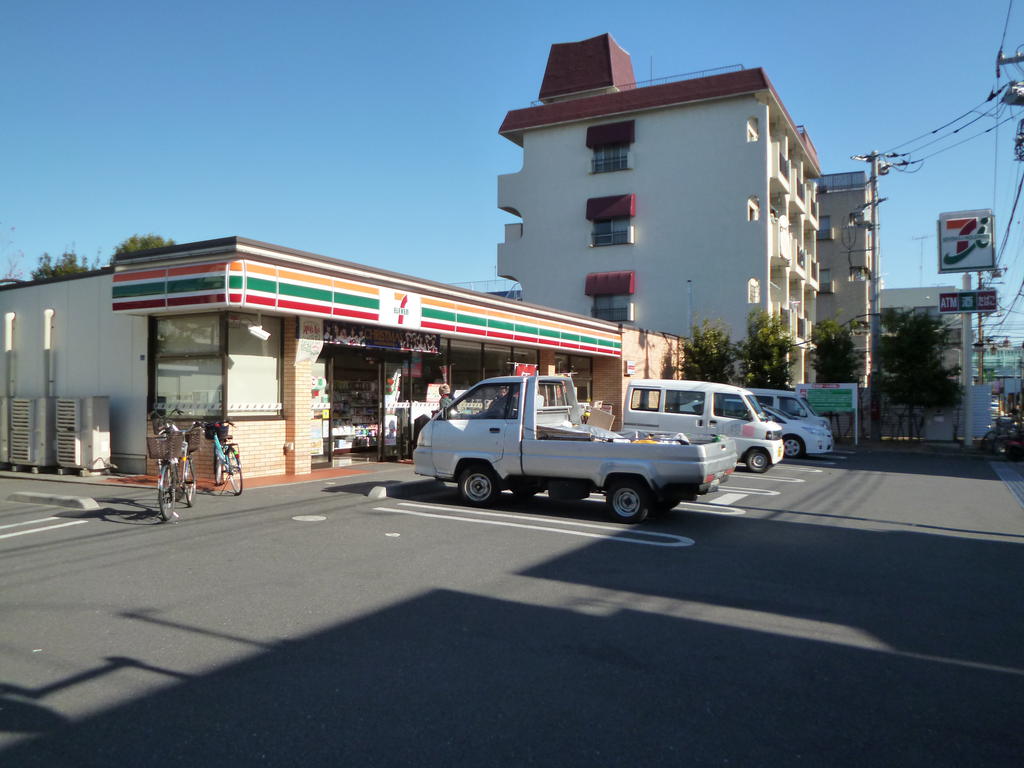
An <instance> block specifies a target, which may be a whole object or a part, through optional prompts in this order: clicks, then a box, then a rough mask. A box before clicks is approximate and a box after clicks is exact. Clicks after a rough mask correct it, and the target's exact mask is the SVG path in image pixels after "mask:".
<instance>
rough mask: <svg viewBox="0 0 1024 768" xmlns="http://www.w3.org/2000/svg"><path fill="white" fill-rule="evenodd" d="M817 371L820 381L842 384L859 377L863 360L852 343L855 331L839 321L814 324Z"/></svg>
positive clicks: (813, 337) (814, 363) (815, 367)
mask: <svg viewBox="0 0 1024 768" xmlns="http://www.w3.org/2000/svg"><path fill="white" fill-rule="evenodd" d="M811 340H812V341H813V342H814V347H815V349H814V361H813V365H814V372H815V374H816V378H817V380H818V381H820V382H831V383H842V382H855V381H857V380H859V379H860V372H861V368H862V366H863V361H862V360H861V359H860V353H858V352H857V350H856V348H855V347H854V343H853V331H851V330H850V327H849V326H848V325H840V324H839V323H838V322H837V321H836V320H822V321H821V322H820V323H818V324H817V325H816V326H814V332H813V334H812V336H811Z"/></svg>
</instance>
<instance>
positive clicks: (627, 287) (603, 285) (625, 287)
mask: <svg viewBox="0 0 1024 768" xmlns="http://www.w3.org/2000/svg"><path fill="white" fill-rule="evenodd" d="M583 292H584V293H585V294H586V295H587V296H620V295H622V294H630V295H632V294H634V293H636V272H633V271H631V270H630V271H623V272H591V273H590V274H589V275H587V284H586V287H585V288H584V290H583Z"/></svg>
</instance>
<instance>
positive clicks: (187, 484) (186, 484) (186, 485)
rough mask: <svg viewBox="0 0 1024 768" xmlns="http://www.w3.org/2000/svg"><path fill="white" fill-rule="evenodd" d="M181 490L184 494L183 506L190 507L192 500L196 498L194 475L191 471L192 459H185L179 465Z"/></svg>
mask: <svg viewBox="0 0 1024 768" xmlns="http://www.w3.org/2000/svg"><path fill="white" fill-rule="evenodd" d="M181 489H182V491H183V492H184V493H183V494H182V495H183V496H184V497H185V506H188V507H191V506H192V500H193V499H194V498H195V497H196V473H195V471H193V469H192V459H191V458H187V459H185V462H184V464H182V465H181Z"/></svg>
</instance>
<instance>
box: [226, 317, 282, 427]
mask: <svg viewBox="0 0 1024 768" xmlns="http://www.w3.org/2000/svg"><path fill="white" fill-rule="evenodd" d="M250 327H257V328H260V327H261V328H262V329H263V331H264V332H266V333H269V334H270V335H269V337H267V338H266V339H263V338H261V336H262V334H260V336H257V335H254V334H253V333H251V332H250V330H249V329H250ZM227 368H228V398H229V399H228V416H268V415H274V416H276V415H277V414H279V413H280V412H281V318H279V317H262V316H261V317H257V316H256V315H247V314H241V313H236V312H231V313H229V314H228V356H227Z"/></svg>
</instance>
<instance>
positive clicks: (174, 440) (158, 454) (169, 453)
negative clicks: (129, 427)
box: [146, 432, 185, 460]
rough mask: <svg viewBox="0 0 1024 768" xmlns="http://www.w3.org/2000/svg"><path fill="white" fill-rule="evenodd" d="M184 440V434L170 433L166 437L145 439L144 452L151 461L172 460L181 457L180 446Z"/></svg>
mask: <svg viewBox="0 0 1024 768" xmlns="http://www.w3.org/2000/svg"><path fill="white" fill-rule="evenodd" d="M184 439H185V433H184V432H171V433H170V434H168V435H162V436H159V437H147V438H146V450H147V451H149V458H151V459H165V460H166V459H173V458H175V457H177V456H180V455H181V444H182V442H183V441H184Z"/></svg>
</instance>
